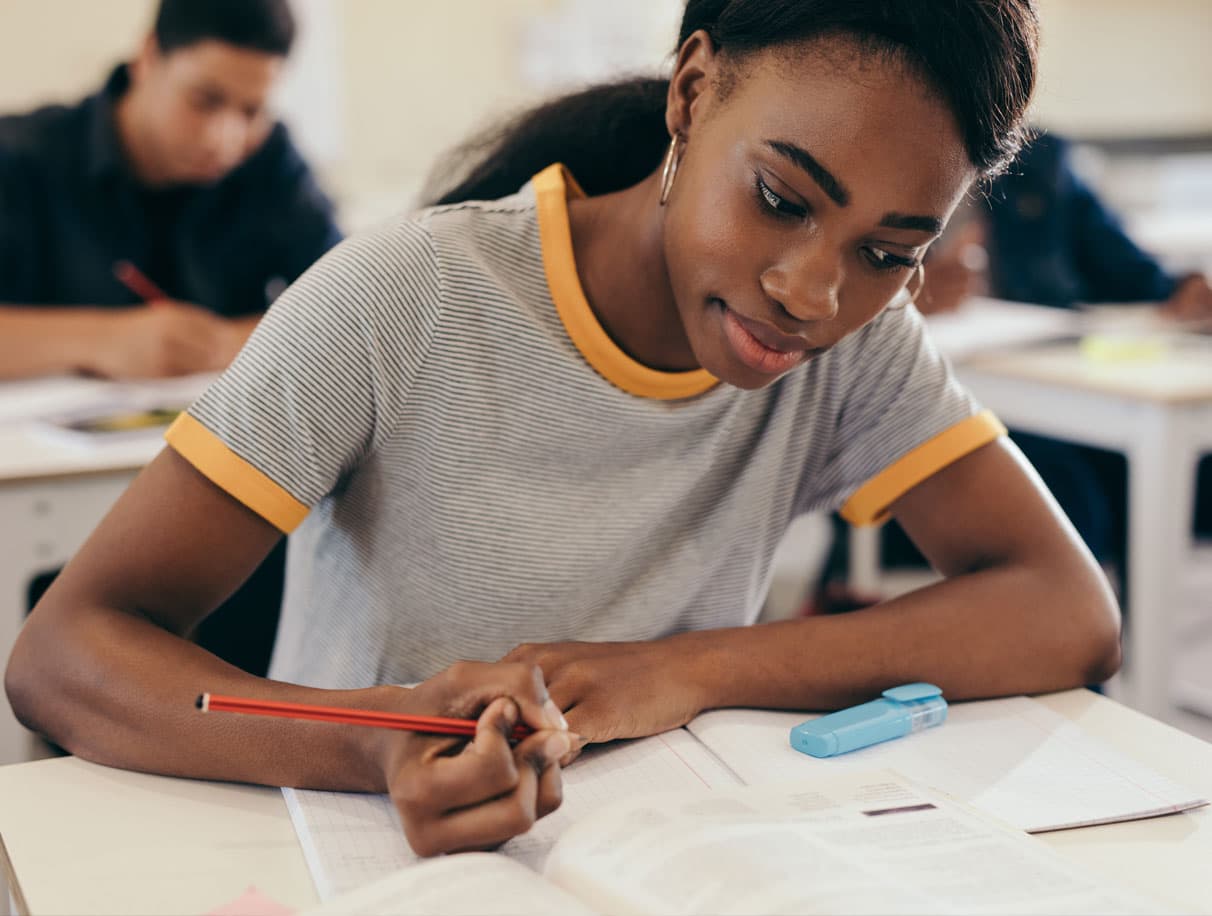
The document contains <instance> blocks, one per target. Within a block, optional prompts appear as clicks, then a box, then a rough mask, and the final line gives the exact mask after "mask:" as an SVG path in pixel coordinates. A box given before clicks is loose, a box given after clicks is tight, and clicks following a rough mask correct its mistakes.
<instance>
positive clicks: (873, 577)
mask: <svg viewBox="0 0 1212 916" xmlns="http://www.w3.org/2000/svg"><path fill="white" fill-rule="evenodd" d="M882 530H883V529H882V528H881V527H880V526H879V525H862V526H860V525H852V526H851V527H850V545H849V546H850V568H849V570H848V577H849V579H850V587H851V588H852V589H853V590H854V591H855V592H856V593H857V594H860V595H874V594H878V593H879V591H880V531H882Z"/></svg>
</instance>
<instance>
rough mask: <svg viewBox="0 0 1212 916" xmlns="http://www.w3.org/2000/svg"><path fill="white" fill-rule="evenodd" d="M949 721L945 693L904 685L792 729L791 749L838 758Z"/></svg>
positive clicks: (928, 686) (938, 690)
mask: <svg viewBox="0 0 1212 916" xmlns="http://www.w3.org/2000/svg"><path fill="white" fill-rule="evenodd" d="M946 718H947V701H946V700H944V699H943V691H942V689H941V688H939V687H935V686H934V685H933V684H904V685H902V686H900V687H891V688H889V689H888V690H885V691H884V693H883V695H882V696H881V697H880V699H878V700H872V701H871V702H870V703H863V704H861V705H859V706H851V707H850V708H849V709H842V710H839V711H838V712H831V713H829V715H827V716H821V717H820V718H819V719H812V720H811V721H809V722H801V723H800V724H799V725H797V726H795V728H793V729H791V746H792V747H793V748H795V749H796V750H797V751H800V752H801V753H803V754H808V755H809V756H812V757H836V756H837V755H838V754H846V753H849V752H850V751H857V750H858V749H859V748H861V747H870V746H871V745H873V744H879V743H880V742H881V741H891V740H892V739H893V738H900V737H902V736H903V735H908V734H909V733H911V732H917V731H921V730H922V729H924V728H931V727H932V726H935V725H942V724H943V722H944V721H945V720H946Z"/></svg>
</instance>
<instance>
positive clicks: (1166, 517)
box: [1124, 409, 1196, 719]
mask: <svg viewBox="0 0 1212 916" xmlns="http://www.w3.org/2000/svg"><path fill="white" fill-rule="evenodd" d="M1142 421H1143V422H1142V424H1141V426H1142V428H1141V429H1140V430H1139V432H1138V434H1137V436H1136V442H1135V444H1134V446H1133V448H1132V449H1131V450H1130V451H1129V452H1128V563H1127V565H1128V593H1127V594H1128V603H1127V610H1128V620H1127V623H1126V632H1125V640H1124V666H1125V668H1126V673H1127V675H1128V687H1129V697H1130V701H1131V705H1132V706H1134V707H1135V708H1136V709H1138V710H1140V711H1141V712H1143V713H1146V714H1147V715H1150V716H1154V717H1156V718H1161V719H1164V718H1165V717H1166V716H1167V714H1168V713H1169V711H1170V708H1171V704H1170V679H1171V674H1172V673H1173V666H1174V658H1175V634H1174V627H1173V623H1174V620H1175V619H1176V616H1177V615H1176V613H1175V611H1176V608H1175V601H1176V600H1177V598H1178V594H1179V582H1180V581H1181V577H1182V572H1183V568H1184V559H1185V557H1186V556H1187V554H1188V552H1189V549H1190V543H1189V541H1190V530H1191V511H1192V507H1193V506H1194V504H1195V462H1196V456H1195V455H1194V453H1193V452H1192V451H1191V449H1189V448H1187V443H1186V442H1185V441H1183V437H1182V436H1181V435H1179V429H1178V424H1176V423H1175V422H1174V420H1173V418H1172V417H1170V416H1168V415H1167V412H1166V411H1165V410H1164V409H1155V410H1150V411H1148V412H1147V413H1146V414H1144V415H1143V416H1142ZM1175 506H1183V507H1185V508H1184V509H1183V511H1181V512H1175V511H1174V507H1175Z"/></svg>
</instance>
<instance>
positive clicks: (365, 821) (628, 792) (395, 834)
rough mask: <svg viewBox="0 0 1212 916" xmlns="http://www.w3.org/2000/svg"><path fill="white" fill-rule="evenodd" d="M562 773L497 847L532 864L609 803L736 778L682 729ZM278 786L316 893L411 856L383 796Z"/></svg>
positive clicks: (612, 749)
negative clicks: (543, 813)
mask: <svg viewBox="0 0 1212 916" xmlns="http://www.w3.org/2000/svg"><path fill="white" fill-rule="evenodd" d="M563 777H564V802H563V804H562V805H561V806H560V809H559V810H558V811H556V812H555V813H553V814H550V815H548V816H547V817H545V818H543V819H542V820H541V821H539V822H538V823H537V824H536V825H535V826H534V827H533V828H532V829H531V830H530V832H529V833H527V834H525V835H523V836H520V837H516V838H515V839H513V840H511V841H510V842H508V843H507V844H505V846H503V847H502V849H501V851H502V852H504V853H505V854H506V855H508V856H510V857H511V858H513V859H515V860H517V861H519V862H521V863H522V864H524V865H527V866H529V867H530V868H533V869H535V870H536V871H537V870H541V869H542V866H543V863H544V862H545V860H546V858H547V853H548V852H549V851H550V850H551V846H552V844H553V843H555V841H556V839H557V838H558V837H559V836H560V834H561V833H563V832H564V831H565V830H566V829H567V828H568V826H569V825H571V824H572V822H573V821H575V820H576V819H578V818H579V817H581V816H582V815H585V814H588V813H589V812H590V811H593V810H595V809H597V808H600V807H603V806H605V805H608V804H610V803H611V802H618V801H621V800H623V799H628V798H632V797H634V796H637V795H641V794H645V793H651V792H675V791H683V790H686V789H690V788H701V787H708V788H719V787H722V786H735V785H739V784H740V780H739V779H737V777H736V775H735V774H734V773H732V772H731V771H730V770H729V769H728V768H727V767H725V766H723V765H722V764H721V763H720V762H719V760H717V759H716V757H715V756H714V755H713V754H712V753H711V752H710V751H709V750H707V749H706V748H705V747H703V745H702V744H700V743H699V741H698V740H696V739H695V738H693V737H691V736H690V734H688V733H687V732H686V731H684V730H682V729H677V730H675V731H671V732H667V733H665V734H663V735H655V736H653V737H650V738H641V739H639V740H637V741H629V742H625V743H619V744H613V745H606V746H602V747H596V748H591V749H589V750H588V751H587V752H586V753H585V754H583V755H582V756H581V757H580V758H579V759H578V760H577V761H576V762H575V763H574V764H573V765H572V766H570V767H568V768H567V769H566V770H565V771H564V774H563ZM282 793H283V795H284V796H285V798H286V806H287V808H288V809H289V811H290V816H291V819H292V821H293V822H294V826H295V832H296V833H297V834H298V835H299V842H300V844H301V845H302V847H303V854H304V856H305V857H306V859H307V865H308V868H309V870H310V871H311V875H312V880H313V881H314V882H315V885H316V892H317V893H318V894H319V896H320V899H321V900H328V899H330V898H332V897H334V896H336V895H338V894H341V893H344V892H346V891H349V890H352V889H353V888H356V887H360V886H362V885H364V884H367V883H369V882H371V881H374V880H377V879H378V878H381V877H383V876H384V875H388V874H391V873H392V872H394V871H397V870H398V869H400V868H403V867H405V866H407V865H409V864H410V863H413V862H416V861H417V856H416V855H415V854H414V853H413V851H412V850H411V849H410V848H409V846H408V842H407V841H406V840H405V839H404V831H403V828H402V827H401V826H400V821H399V817H398V816H397V814H396V810H395V807H394V805H393V804H392V803H391V800H390V799H389V798H387V796H384V795H354V794H350V793H347V792H317V791H312V790H304V789H283V790H282Z"/></svg>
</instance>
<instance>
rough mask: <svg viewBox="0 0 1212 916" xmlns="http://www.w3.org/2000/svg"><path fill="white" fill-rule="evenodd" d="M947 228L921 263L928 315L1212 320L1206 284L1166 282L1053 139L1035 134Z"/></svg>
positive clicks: (1195, 278)
mask: <svg viewBox="0 0 1212 916" xmlns="http://www.w3.org/2000/svg"><path fill="white" fill-rule="evenodd" d="M950 228H951V231H949V232H948V234H947V235H946V236H944V238H943V239H941V240H940V242H939V244H938V245H936V246H935V247H934V248H933V249H931V252H930V256H929V258H928V260H927V262H926V276H925V285H924V286H923V288H922V291H921V293H920V295H919V296H918V298H917V306H918V309H919V310H920V311H921V312H923V313H925V314H931V313H933V312H942V311H951V310H954V309H955V308H957V307H958V306H959V305H960V303H961V302H962V301H963V300H964V299H965V298H967V297H968V296H970V295H974V294H977V293H984V294H987V295H991V296H993V297H995V298H998V299H1006V300H1009V301H1012V302H1031V303H1036V304H1039V305H1050V306H1055V307H1059V308H1075V307H1076V306H1078V305H1079V304H1081V303H1108V302H1156V303H1158V304H1159V305H1160V307H1161V308H1162V309H1163V310H1164V311H1165V312H1166V313H1167V314H1169V315H1172V316H1173V317H1175V318H1177V319H1180V320H1192V321H1194V320H1199V319H1204V318H1209V319H1212V287H1210V286H1209V283H1208V278H1207V277H1206V276H1205V275H1204V274H1202V273H1188V274H1183V275H1179V276H1176V275H1174V274H1171V273H1170V272H1168V271H1166V270H1165V269H1164V268H1163V267H1162V266H1161V264H1160V263H1159V262H1158V261H1157V259H1156V258H1154V257H1153V256H1152V255H1150V254H1149V253H1148V252H1146V251H1144V250H1142V249H1141V248H1140V247H1139V246H1138V245H1137V244H1136V243H1135V242H1133V241H1132V239H1131V237H1130V236H1129V235H1128V233H1127V232H1126V231H1125V229H1124V227H1123V224H1122V222H1121V221H1120V219H1119V218H1118V217H1117V216H1116V215H1115V214H1114V213H1113V212H1112V211H1111V210H1110V209H1108V207H1107V206H1106V205H1105V204H1104V203H1103V202H1102V201H1101V200H1100V199H1099V197H1098V194H1097V193H1095V191H1094V189H1093V188H1091V187H1090V185H1088V184H1087V183H1086V182H1085V181H1084V180H1083V179H1082V178H1081V177H1080V176H1079V175H1078V174H1077V172H1076V171H1075V170H1074V168H1073V162H1072V151H1071V147H1070V144H1069V143H1068V141H1066V140H1064V139H1063V138H1061V137H1059V136H1057V135H1056V134H1050V133H1039V134H1037V135H1036V136H1035V137H1034V138H1033V140H1032V141H1031V142H1030V144H1029V145H1028V146H1026V147H1025V148H1024V149H1023V151H1022V153H1020V154H1019V157H1018V159H1016V160H1015V162H1014V165H1013V166H1011V168H1010V169H1009V170H1007V171H1006V172H1005V174H1003V175H1000V176H998V177H997V178H996V179H995V180H994V181H993V182H992V184H991V185H990V187H989V189H988V191H987V193H986V194H984V195H982V196H980V197H979V198H977V199H974V200H971V201H970V202H969V204H968V206H967V208H966V209H965V211H964V213H963V214H962V216H960V215H959V214H957V218H956V219H955V220H953V221H952V224H951V227H950Z"/></svg>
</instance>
